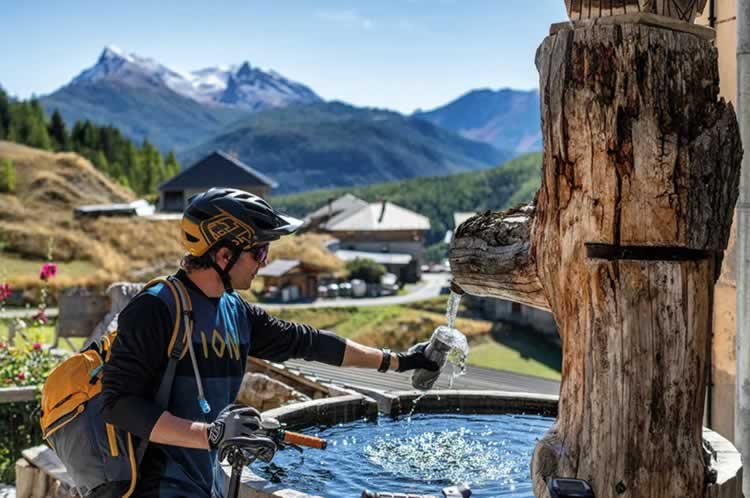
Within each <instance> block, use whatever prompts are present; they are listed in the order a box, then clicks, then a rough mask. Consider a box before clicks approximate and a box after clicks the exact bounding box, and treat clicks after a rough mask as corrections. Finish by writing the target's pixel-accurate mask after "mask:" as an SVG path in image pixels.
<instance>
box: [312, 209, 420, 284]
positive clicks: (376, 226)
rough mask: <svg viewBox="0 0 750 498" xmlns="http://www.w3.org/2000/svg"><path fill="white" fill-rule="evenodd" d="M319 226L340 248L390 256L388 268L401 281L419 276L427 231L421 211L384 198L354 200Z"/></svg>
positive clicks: (372, 255)
mask: <svg viewBox="0 0 750 498" xmlns="http://www.w3.org/2000/svg"><path fill="white" fill-rule="evenodd" d="M318 229H319V230H320V231H323V232H326V233H329V234H331V235H332V236H334V237H335V238H336V239H338V241H339V243H338V248H337V249H338V250H340V251H351V252H353V253H357V257H368V255H369V256H370V259H374V260H376V261H377V260H379V259H383V258H382V257H380V258H379V257H376V255H378V254H379V255H381V256H382V255H390V257H386V259H387V260H388V263H389V264H388V266H389V270H391V271H392V272H393V273H396V274H397V275H398V276H399V277H400V279H401V280H402V281H404V282H416V281H418V280H419V278H420V276H421V274H420V267H421V265H422V262H423V260H424V249H425V248H424V241H425V236H426V235H427V232H428V231H429V230H430V220H429V219H428V218H427V217H425V216H422V215H421V214H418V213H415V212H414V211H410V210H408V209H406V208H403V207H401V206H397V205H396V204H393V203H391V202H387V201H382V202H375V203H364V204H362V203H353V204H352V208H351V209H348V210H344V211H342V212H340V213H339V214H338V215H336V216H333V217H332V218H330V219H329V220H328V221H326V222H324V223H321V224H320V226H319V228H318ZM338 255H339V254H338V253H337V256H338ZM351 255H352V253H348V254H347V253H346V252H344V253H342V256H351ZM342 259H347V258H346V257H343V258H342ZM394 270H398V271H394Z"/></svg>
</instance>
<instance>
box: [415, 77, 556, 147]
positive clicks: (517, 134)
mask: <svg viewBox="0 0 750 498" xmlns="http://www.w3.org/2000/svg"><path fill="white" fill-rule="evenodd" d="M413 115H414V116H416V117H419V118H421V119H425V120H427V121H430V122H431V123H433V124H435V125H437V126H440V127H443V128H446V129H449V130H452V131H454V132H456V133H458V134H460V135H462V136H464V137H466V138H469V139H471V140H478V141H481V142H485V143H489V144H492V145H494V146H495V147H498V148H500V149H506V150H512V151H513V152H514V153H517V154H520V153H526V152H533V151H537V150H541V148H542V145H541V144H542V143H541V140H542V132H541V111H540V106H539V91H538V90H514V89H512V88H502V89H499V90H492V89H489V88H481V89H475V90H470V91H468V92H466V93H464V94H463V95H461V96H460V97H458V98H456V99H454V100H452V101H450V102H448V103H447V104H445V105H443V106H440V107H437V108H435V109H432V110H429V111H416V112H415V113H414V114H413Z"/></svg>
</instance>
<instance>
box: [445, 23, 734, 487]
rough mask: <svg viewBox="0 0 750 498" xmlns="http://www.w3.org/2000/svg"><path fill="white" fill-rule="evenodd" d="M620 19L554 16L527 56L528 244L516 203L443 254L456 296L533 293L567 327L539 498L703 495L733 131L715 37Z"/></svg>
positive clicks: (537, 465) (543, 444) (538, 479)
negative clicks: (538, 150)
mask: <svg viewBox="0 0 750 498" xmlns="http://www.w3.org/2000/svg"><path fill="white" fill-rule="evenodd" d="M628 21H629V22H623V23H618V22H608V23H601V24H600V23H596V22H594V23H592V22H586V23H583V24H580V25H578V26H575V25H570V26H569V27H568V28H567V29H559V27H558V29H559V30H558V31H557V32H556V33H554V34H552V35H550V36H549V37H548V38H546V39H545V40H544V42H543V43H542V45H541V46H540V48H539V50H538V52H537V61H536V62H537V68H538V69H539V72H540V88H541V96H542V129H543V136H544V156H543V170H542V185H541V188H540V190H539V193H538V194H537V198H536V200H535V205H534V206H533V208H530V210H529V211H528V212H529V213H532V214H533V217H531V216H530V220H529V222H528V223H529V229H528V234H529V235H528V240H526V241H524V240H523V237H522V236H516V237H515V238H514V237H513V236H507V235H503V234H508V233H510V232H508V230H505V229H502V227H503V226H506V225H508V224H509V223H508V222H507V220H508V219H509V218H513V217H514V216H516V217H517V213H515V214H514V213H513V212H508V213H500V214H496V215H490V214H486V215H482V216H480V217H475V218H472V219H471V220H469V221H467V222H466V223H465V224H464V225H462V226H461V227H460V228H459V229H458V230H457V232H456V237H455V239H454V241H453V243H452V246H451V250H450V258H451V267H452V268H454V266H455V271H456V272H457V273H456V274H455V280H456V282H457V283H458V285H460V286H461V287H462V288H464V290H467V291H468V292H470V293H477V294H481V295H496V296H501V297H506V298H509V299H511V300H514V301H519V302H524V300H523V299H520V298H519V296H523V295H531V296H533V299H531V300H532V301H533V302H532V303H531V304H536V305H537V306H538V307H547V308H548V309H550V310H551V311H552V313H553V314H554V316H555V319H556V321H557V324H558V327H559V329H560V335H561V339H562V343H563V372H562V383H561V389H560V404H559V414H558V417H557V420H556V422H555V424H554V425H553V427H552V428H551V429H550V431H549V432H548V433H547V434H546V435H545V436H544V438H543V439H542V440H540V441H539V443H538V444H537V447H536V449H535V452H534V457H533V461H532V478H533V481H534V492H535V495H536V496H537V497H548V496H549V494H548V491H547V484H546V482H547V480H548V479H549V478H550V477H573V478H579V479H584V480H587V481H588V482H589V483H590V484H591V486H592V488H593V490H594V493H595V495H596V497H597V498H620V497H623V498H636V497H637V498H681V497H704V496H706V489H707V487H706V486H707V484H708V479H707V476H709V475H710V474H709V473H708V472H707V466H706V463H705V460H704V453H703V448H702V418H703V405H704V398H705V388H706V385H705V379H706V360H707V357H708V347H709V334H710V324H711V315H712V307H713V303H712V296H713V286H714V283H715V281H716V276H717V271H718V268H719V266H720V258H721V257H722V254H723V250H724V249H725V247H726V244H727V239H728V237H729V229H730V226H731V221H732V213H733V209H734V205H735V201H736V199H737V195H738V182H739V170H740V161H741V157H742V150H741V143H740V138H739V131H738V126H737V121H736V118H735V114H734V111H733V109H732V107H731V106H730V105H729V104H726V103H725V102H724V101H723V100H719V99H718V66H717V55H716V51H715V50H714V48H713V47H712V44H711V42H710V41H708V40H706V39H705V37H701V36H696V35H695V34H692V33H690V32H686V31H684V30H680V31H675V30H670V29H664V28H662V27H657V26H654V25H653V19H650V21H649V24H648V25H647V24H643V23H638V22H632V19H629V20H628ZM480 218H481V219H480ZM532 218H533V219H532ZM498 227H501V228H498ZM498 234H499V235H498ZM514 248H515V249H514ZM483 253H484V254H489V255H490V256H489V257H484V258H483V256H482V254H483ZM502 254H505V255H508V254H512V257H510V259H508V258H506V259H505V260H503V263H504V265H503V264H497V263H494V264H493V261H495V262H497V261H498V256H497V255H502ZM508 261H511V263H508ZM512 261H515V262H516V263H515V264H514V263H512ZM508 267H510V270H508V271H506V272H505V273H503V272H502V271H501V270H503V269H507V268H508ZM499 281H502V285H498V282H499ZM537 286H540V287H541V289H537ZM530 291H532V292H530ZM528 301H529V299H527V300H526V302H528Z"/></svg>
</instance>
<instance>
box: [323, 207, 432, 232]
mask: <svg viewBox="0 0 750 498" xmlns="http://www.w3.org/2000/svg"><path fill="white" fill-rule="evenodd" d="M322 227H323V228H324V229H326V230H328V231H331V232H350V231H357V232H372V231H391V230H393V231H398V230H425V231H426V230H429V229H430V220H429V219H428V218H427V217H426V216H422V215H421V214H418V213H415V212H414V211H410V210H408V209H406V208H403V207H401V206H397V205H396V204H393V203H392V202H374V203H371V204H367V205H366V206H362V207H360V208H359V209H356V210H352V211H345V212H343V213H341V214H339V215H338V216H334V217H333V218H332V219H330V220H329V221H328V222H327V223H325V224H324V225H323V226H322Z"/></svg>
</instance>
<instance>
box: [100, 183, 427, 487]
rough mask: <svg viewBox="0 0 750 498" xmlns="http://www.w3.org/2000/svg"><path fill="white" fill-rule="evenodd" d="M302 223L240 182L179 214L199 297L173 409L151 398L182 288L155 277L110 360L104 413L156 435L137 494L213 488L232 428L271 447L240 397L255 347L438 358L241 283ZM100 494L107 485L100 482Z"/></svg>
mask: <svg viewBox="0 0 750 498" xmlns="http://www.w3.org/2000/svg"><path fill="white" fill-rule="evenodd" d="M300 225H301V222H300V220H296V219H294V218H291V217H288V216H285V215H283V214H281V213H279V212H277V211H275V210H274V209H273V208H272V207H271V206H270V205H269V204H268V202H266V201H265V200H264V199H262V198H260V197H258V196H256V195H253V194H250V193H248V192H244V191H241V190H235V189H225V188H221V189H220V188H213V189H211V190H209V191H207V192H204V193H201V194H199V195H197V196H196V197H194V198H193V200H192V201H191V202H190V203H189V205H188V207H187V209H186V210H185V213H184V215H183V218H182V224H181V229H182V237H181V240H182V245H183V247H184V248H185V250H186V251H187V254H185V256H184V257H183V259H182V262H181V269H180V270H179V271H178V273H177V275H176V276H177V278H178V279H179V280H180V281H181V282H182V283H183V284H184V285H185V287H186V288H187V291H188V294H189V297H190V299H191V301H192V306H193V322H194V326H193V332H192V337H191V341H190V342H191V346H192V351H191V354H185V356H184V357H183V358H182V359H181V360H180V362H179V363H178V366H177V371H176V375H175V380H174V384H173V387H172V391H171V397H170V401H169V403H168V406H167V409H166V410H164V409H162V408H160V407H159V406H158V405H157V404H156V403H155V402H154V401H153V400H154V397H155V394H156V393H155V391H156V389H157V387H158V386H159V382H160V379H161V376H162V375H163V374H164V369H165V367H166V364H167V359H168V357H167V351H168V348H169V341H170V338H171V337H172V328H173V325H174V316H175V306H176V302H175V298H174V296H173V295H172V294H171V291H169V290H168V288H167V287H166V286H163V285H156V286H154V287H153V288H151V289H149V290H148V291H146V292H144V293H141V294H140V295H139V296H137V297H136V298H135V299H134V300H133V301H132V302H131V303H130V304H129V305H128V306H127V307H126V308H125V309H124V310H123V311H122V313H120V316H119V322H118V337H117V340H116V341H115V343H114V346H113V349H112V354H111V358H110V360H109V361H108V362H107V363H106V364H105V366H104V375H103V391H102V396H104V408H103V417H104V419H105V421H106V422H107V423H110V424H113V425H115V426H119V427H121V428H123V429H125V430H127V431H129V432H131V433H133V434H135V435H136V436H137V437H139V438H143V439H147V440H148V441H149V443H148V446H147V448H146V452H145V455H144V457H143V459H142V461H141V464H140V467H139V477H138V485H137V487H136V490H135V493H134V496H138V497H170V498H171V497H178V496H189V497H209V496H211V492H212V487H213V486H214V482H213V480H214V479H213V472H212V468H213V464H214V461H215V459H216V450H217V449H218V448H219V447H220V446H221V443H222V442H223V441H224V440H227V439H229V438H231V437H234V436H246V437H255V438H259V439H258V444H259V448H260V449H263V448H265V450H264V451H266V457H268V458H270V457H272V456H273V452H274V451H275V447H273V446H270V449H269V445H268V444H267V443H268V441H265V440H263V439H262V438H260V436H258V434H257V433H255V430H256V429H257V428H258V417H259V414H258V413H257V411H255V410H253V409H248V408H243V407H239V406H237V405H233V403H234V401H235V397H236V395H237V392H238V390H239V388H240V384H241V382H242V377H243V374H244V372H245V363H246V357H247V356H253V357H256V358H262V359H266V360H271V361H275V362H282V361H285V360H287V359H290V358H304V359H305V360H311V361H312V360H314V361H321V362H324V363H327V364H330V365H336V366H344V367H363V368H373V369H379V370H380V371H386V370H388V369H392V370H396V371H399V372H403V371H407V370H412V369H415V368H427V369H430V370H436V369H437V368H438V366H437V364H435V363H434V362H432V361H430V360H429V359H427V358H426V357H425V355H424V347H423V346H422V347H418V348H412V349H411V350H410V351H409V352H405V353H398V354H392V353H391V352H390V351H389V350H387V349H383V350H379V349H374V348H371V347H367V346H364V345H361V344H358V343H356V342H354V341H352V340H349V339H344V338H341V337H338V336H337V335H335V334H334V333H332V332H328V331H325V330H317V329H315V328H314V327H311V326H309V325H305V324H298V323H293V322H288V321H284V320H280V319H278V318H275V317H273V316H271V315H270V314H268V313H267V312H266V311H265V310H263V308H261V307H259V306H255V305H252V304H250V303H248V302H246V301H245V300H243V299H242V298H241V297H240V296H239V295H238V294H237V293H236V292H234V290H235V289H238V290H245V289H249V288H250V285H251V283H252V281H253V279H254V278H255V276H256V273H257V271H258V269H259V268H261V267H263V266H265V264H266V262H267V258H268V251H269V244H270V243H271V242H273V241H274V240H277V239H279V238H280V237H282V236H284V235H288V234H291V233H293V232H294V231H295V230H297V229H298V228H299V226H300ZM191 357H193V358H194V360H191ZM199 398H201V401H200V402H199V401H198V400H199ZM259 451H260V450H259ZM269 452H270V455H269V454H268V453H269ZM128 484H129V483H123V485H124V489H127V485H128ZM93 496H96V497H97V498H100V497H101V496H103V495H97V493H96V490H95V491H94V493H93ZM116 496H121V494H119V495H116Z"/></svg>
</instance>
